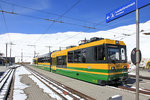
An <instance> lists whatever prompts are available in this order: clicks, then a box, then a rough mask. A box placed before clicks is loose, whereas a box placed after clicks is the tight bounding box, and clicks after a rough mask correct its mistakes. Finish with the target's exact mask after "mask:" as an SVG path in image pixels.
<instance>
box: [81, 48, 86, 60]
mask: <svg viewBox="0 0 150 100" xmlns="http://www.w3.org/2000/svg"><path fill="white" fill-rule="evenodd" d="M81 52H82V63H85V62H86V49H82V51H81Z"/></svg>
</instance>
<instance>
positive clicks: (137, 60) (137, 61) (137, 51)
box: [136, 0, 140, 100]
mask: <svg viewBox="0 0 150 100" xmlns="http://www.w3.org/2000/svg"><path fill="white" fill-rule="evenodd" d="M139 42H140V40H139V9H138V0H136V100H139Z"/></svg>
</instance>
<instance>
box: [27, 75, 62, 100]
mask: <svg viewBox="0 0 150 100" xmlns="http://www.w3.org/2000/svg"><path fill="white" fill-rule="evenodd" d="M29 77H30V78H31V79H32V80H33V81H34V82H36V84H37V85H38V86H39V87H40V88H42V89H43V91H44V92H45V93H48V94H49V95H50V97H52V98H55V99H57V100H62V99H61V98H60V97H59V96H58V95H56V94H55V93H54V92H53V91H52V90H50V89H49V88H47V86H46V85H45V84H43V83H42V82H41V81H39V80H38V79H37V78H36V77H35V76H33V75H31V76H29Z"/></svg>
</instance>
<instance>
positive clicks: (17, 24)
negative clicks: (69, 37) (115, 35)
mask: <svg viewBox="0 0 150 100" xmlns="http://www.w3.org/2000/svg"><path fill="white" fill-rule="evenodd" d="M2 1H3V0H1V1H0V6H1V7H0V10H1V9H2V10H5V11H10V12H12V11H13V12H16V13H18V14H23V15H27V16H35V17H40V18H47V19H48V18H49V19H53V20H58V21H63V22H65V23H53V22H51V21H46V20H43V19H36V18H31V17H26V16H20V15H12V14H7V13H4V16H5V20H6V24H7V25H6V26H7V28H8V30H7V29H6V27H5V22H4V20H3V15H2V13H0V34H4V33H7V32H11V33H26V34H43V33H44V34H45V33H49V34H51V33H57V32H67V31H77V32H81V31H82V32H96V31H101V30H108V29H112V28H115V27H119V26H124V25H129V24H135V12H132V13H130V14H128V15H126V16H123V17H121V18H119V19H117V20H114V21H112V22H110V23H106V21H105V17H106V14H107V13H108V12H110V11H112V10H114V9H116V8H118V7H120V6H122V5H124V4H126V3H128V2H129V1H131V0H81V1H80V2H79V3H78V4H77V5H76V6H75V7H73V8H72V9H71V10H70V11H69V12H68V13H66V14H65V15H64V16H65V17H61V18H60V17H59V16H56V15H53V14H57V15H62V14H63V13H64V12H66V11H67V10H68V9H69V8H71V7H72V5H73V4H75V3H76V2H77V1H78V0H7V1H6V0H5V1H6V2H5V3H4V2H2ZM8 3H9V4H8ZM14 4H15V5H14ZM16 5H20V6H25V7H29V8H33V9H37V10H39V11H41V12H38V11H35V10H31V9H27V8H23V7H19V6H16ZM149 11H150V5H149V6H146V7H144V8H142V9H140V22H145V21H148V20H149V19H150V18H149V16H150V13H149ZM43 12H49V13H52V14H48V13H43ZM68 17H69V18H74V19H76V20H73V19H68ZM52 23H53V24H52ZM66 23H73V24H78V25H79V26H78V25H72V24H66ZM80 25H81V26H80ZM49 26H51V27H50V28H48V27H49ZM82 26H88V27H94V26H95V27H96V28H97V29H88V28H84V27H82Z"/></svg>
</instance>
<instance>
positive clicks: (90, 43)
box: [52, 39, 125, 56]
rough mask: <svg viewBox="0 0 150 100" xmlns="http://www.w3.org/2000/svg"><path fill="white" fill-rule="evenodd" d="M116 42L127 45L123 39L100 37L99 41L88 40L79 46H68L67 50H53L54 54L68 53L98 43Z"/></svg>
mask: <svg viewBox="0 0 150 100" xmlns="http://www.w3.org/2000/svg"><path fill="white" fill-rule="evenodd" d="M116 42H118V43H117V45H125V43H124V42H123V41H118V40H111V39H100V40H97V41H92V42H88V43H85V44H82V45H79V46H75V47H72V48H68V49H65V50H61V51H56V52H53V53H52V56H56V55H66V53H67V52H68V51H73V50H77V49H83V48H87V47H92V46H97V45H100V44H114V45H115V44H116Z"/></svg>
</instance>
